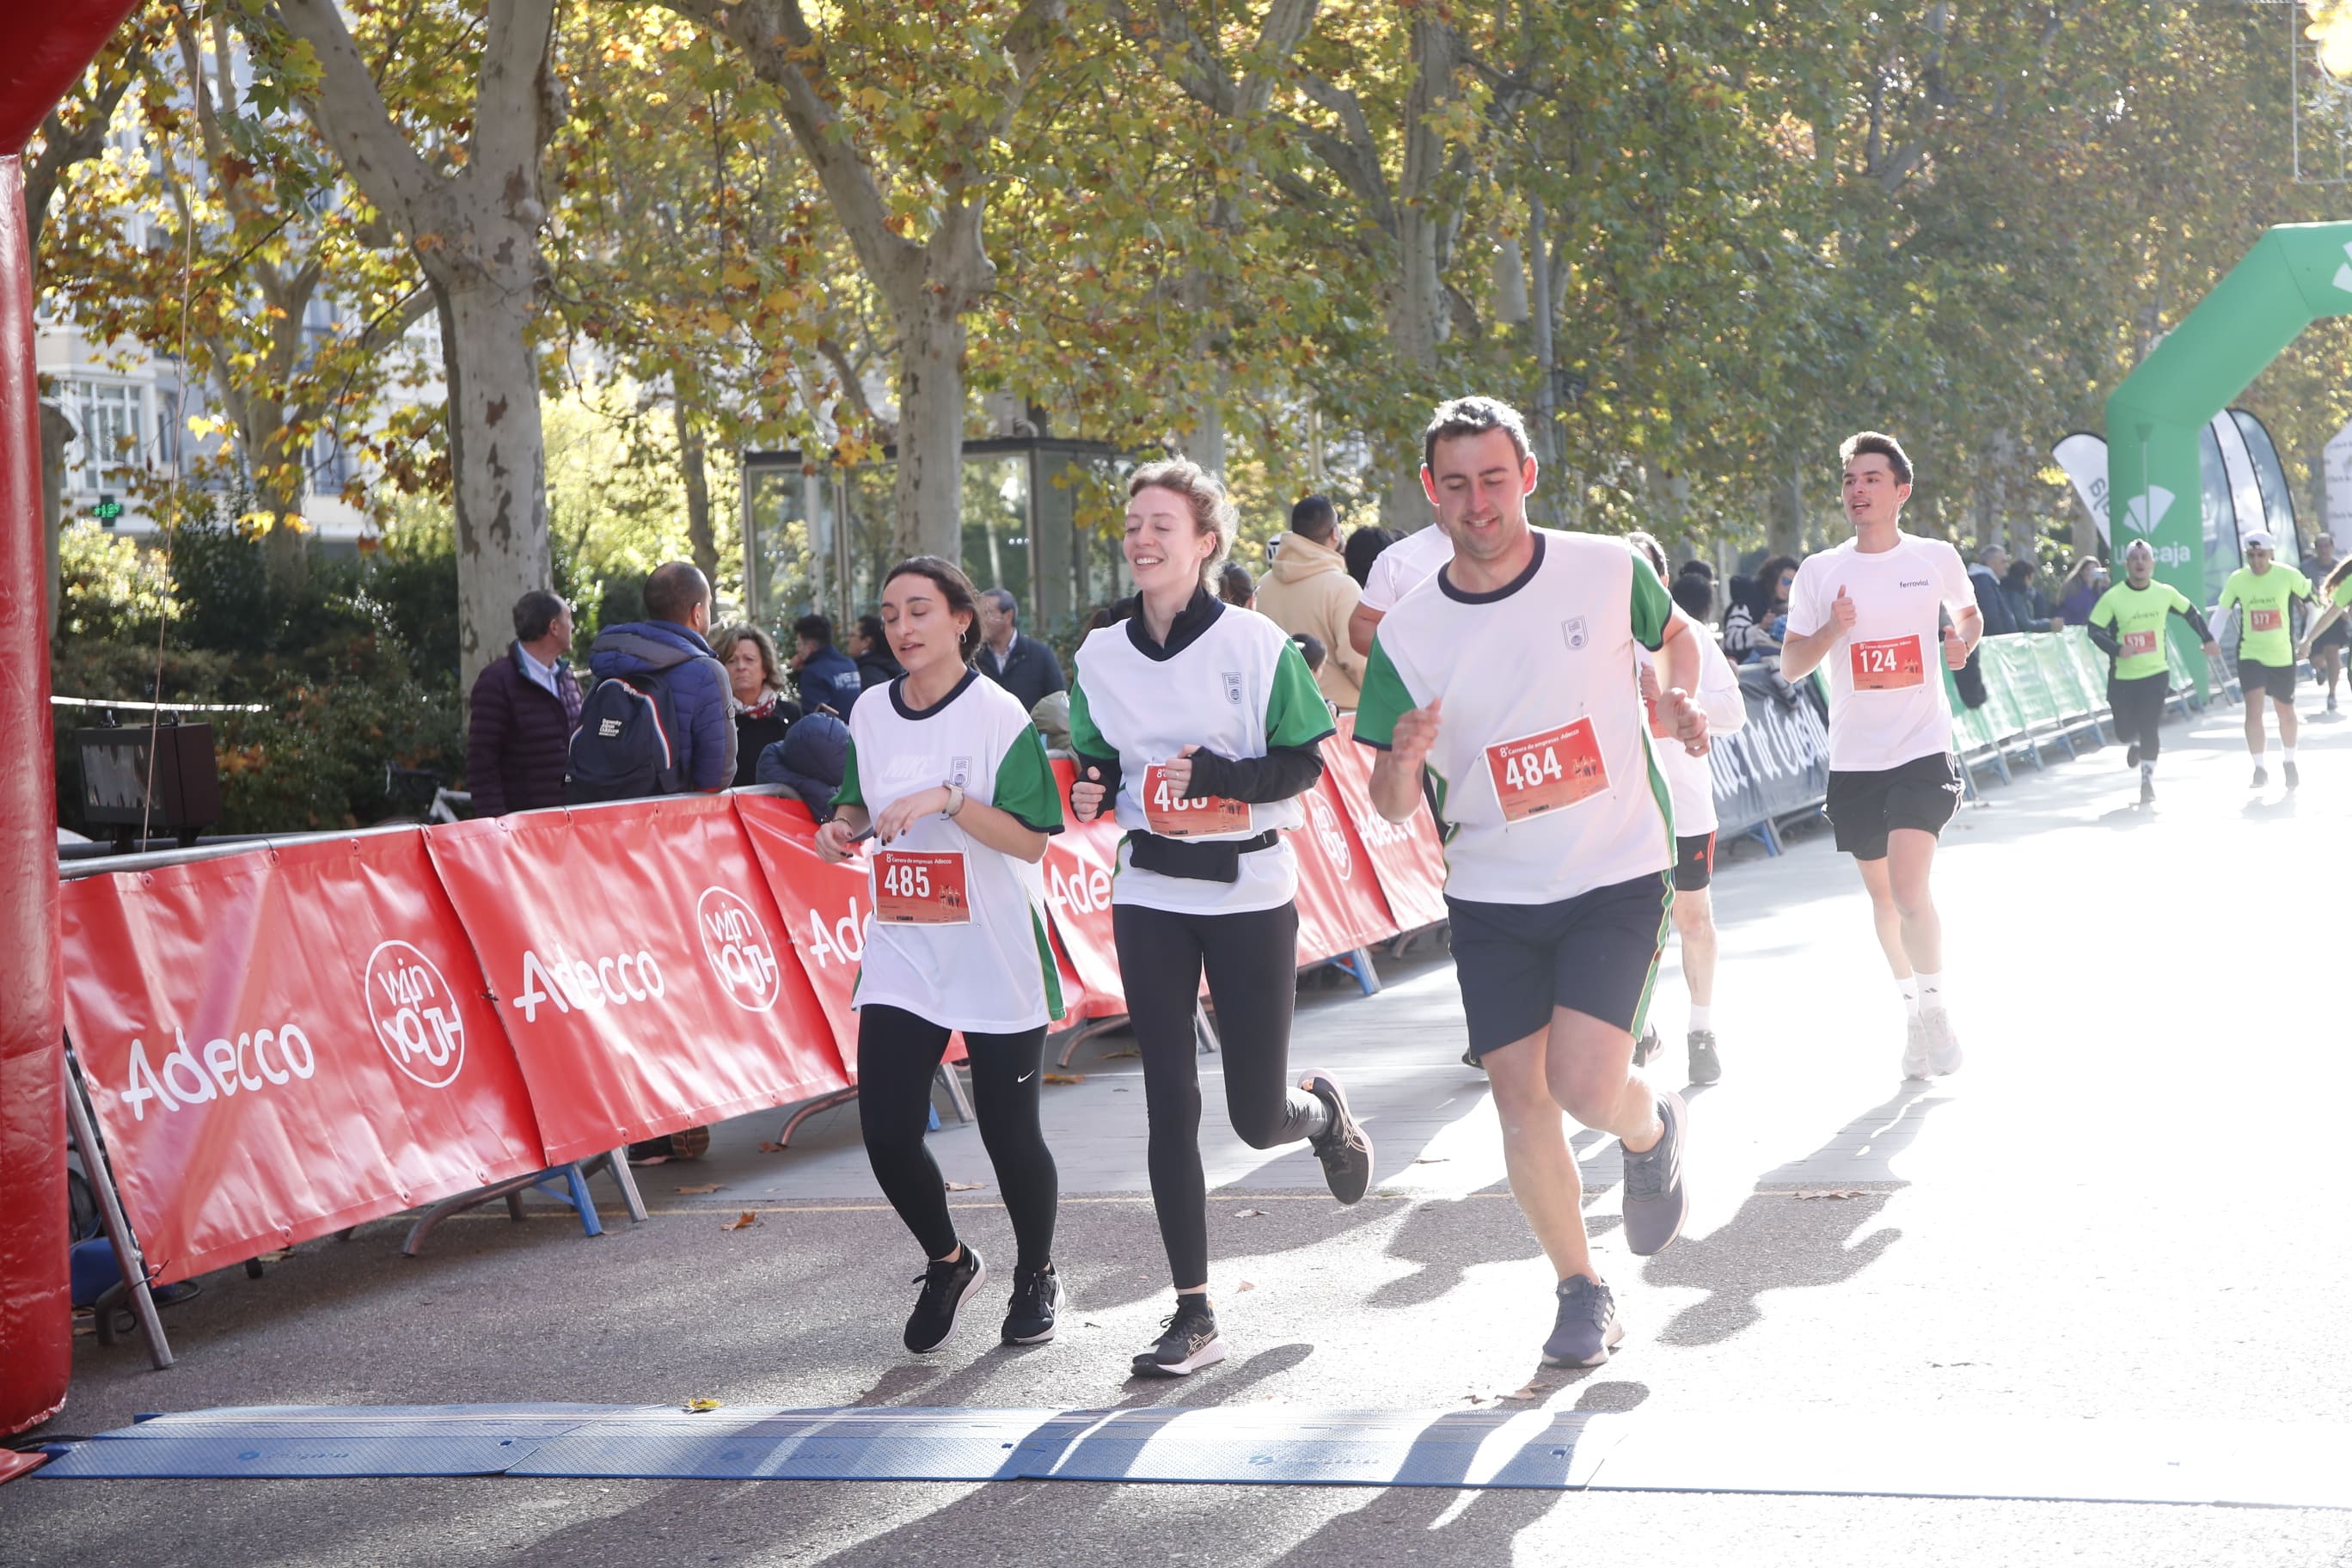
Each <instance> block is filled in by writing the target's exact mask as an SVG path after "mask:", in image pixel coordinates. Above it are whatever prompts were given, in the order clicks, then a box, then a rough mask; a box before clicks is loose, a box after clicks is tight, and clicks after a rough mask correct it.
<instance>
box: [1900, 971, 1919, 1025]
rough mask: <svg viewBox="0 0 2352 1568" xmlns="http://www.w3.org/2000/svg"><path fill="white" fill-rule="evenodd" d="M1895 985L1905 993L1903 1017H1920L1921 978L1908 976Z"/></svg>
mask: <svg viewBox="0 0 2352 1568" xmlns="http://www.w3.org/2000/svg"><path fill="white" fill-rule="evenodd" d="M1895 987H1896V989H1898V990H1900V991H1901V992H1902V993H1903V1016H1905V1017H1906V1018H1916V1017H1917V1016H1919V977H1918V976H1917V975H1916V974H1906V975H1905V976H1904V977H1903V978H1902V979H1900V980H1898V981H1896V982H1895Z"/></svg>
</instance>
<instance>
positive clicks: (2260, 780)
mask: <svg viewBox="0 0 2352 1568" xmlns="http://www.w3.org/2000/svg"><path fill="white" fill-rule="evenodd" d="M2270 782H2271V771H2270V769H2268V768H2266V767H2264V766H2263V764H2262V763H2255V764H2254V782H2253V783H2252V784H2248V785H2247V786H2246V787H2247V788H2248V789H2261V788H2262V787H2263V785H2265V784H2269V783H2270Z"/></svg>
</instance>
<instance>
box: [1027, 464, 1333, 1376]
mask: <svg viewBox="0 0 2352 1568" xmlns="http://www.w3.org/2000/svg"><path fill="white" fill-rule="evenodd" d="M1127 493H1128V505H1127V537H1126V544H1125V549H1126V552H1127V564H1128V569H1129V572H1130V573H1132V574H1133V575H1134V578H1135V586H1136V590H1137V597H1136V600H1135V604H1134V609H1135V614H1134V615H1132V616H1129V618H1127V619H1126V620H1123V621H1120V622H1118V623H1117V624H1116V625H1112V626H1104V627H1101V628H1100V629H1098V630H1097V631H1095V632H1094V633H1092V634H1090V635H1089V636H1088V637H1087V640H1086V642H1085V643H1084V644H1083V645H1082V646H1080V647H1079V649H1078V658H1077V665H1078V675H1077V680H1076V683H1075V684H1073V685H1072V686H1071V688H1070V742H1071V744H1072V746H1073V747H1074V748H1075V749H1076V752H1077V753H1078V763H1079V773H1078V782H1077V783H1076V784H1075V785H1073V786H1072V788H1071V790H1070V812H1071V815H1072V816H1076V818H1077V819H1078V820H1079V821H1080V822H1091V821H1093V820H1094V819H1095V817H1096V816H1098V815H1100V814H1101V812H1102V810H1103V808H1104V806H1105V805H1112V804H1113V803H1116V804H1115V811H1116V814H1117V816H1118V824H1119V826H1122V827H1124V828H1126V829H1127V834H1126V836H1125V837H1123V838H1121V839H1120V840H1119V854H1118V877H1117V879H1115V880H1113V882H1112V883H1111V921H1112V927H1111V929H1112V935H1113V937H1114V940H1115V941H1116V942H1117V943H1118V971H1119V979H1120V982H1121V984H1124V985H1125V986H1126V988H1127V1010H1128V1016H1129V1019H1130V1020H1131V1021H1132V1023H1133V1026H1134V1029H1135V1043H1136V1046H1137V1047H1138V1048H1139V1050H1140V1051H1141V1052H1142V1054H1143V1094H1144V1107H1145V1113H1146V1115H1147V1116H1148V1117H1149V1119H1150V1126H1151V1137H1150V1154H1149V1162H1150V1170H1151V1202H1152V1206H1153V1207H1154V1208H1155V1209H1156V1210H1157V1211H1158V1213H1159V1216H1160V1240H1161V1241H1162V1242H1163V1243H1164V1244H1165V1245H1166V1247H1167V1249H1168V1266H1169V1268H1170V1269H1171V1271H1172V1272H1173V1273H1174V1275H1175V1277H1176V1311H1175V1313H1174V1315H1173V1316H1171V1318H1170V1319H1169V1320H1168V1322H1167V1325H1166V1330H1167V1331H1166V1332H1165V1333H1164V1334H1163V1335H1162V1336H1161V1338H1160V1342H1159V1343H1158V1344H1156V1345H1154V1346H1153V1347H1152V1348H1151V1349H1150V1350H1148V1351H1145V1352H1143V1353H1142V1354H1140V1355H1139V1356H1137V1357H1136V1358H1135V1363H1134V1364H1135V1371H1136V1373H1137V1375H1139V1376H1146V1377H1181V1376H1184V1375H1185V1374H1187V1373H1192V1372H1193V1371H1195V1370H1197V1369H1198V1368H1201V1367H1203V1366H1207V1365H1209V1364H1210V1363H1213V1362H1219V1361H1223V1359H1224V1355H1225V1346H1224V1342H1223V1340H1221V1339H1219V1338H1218V1337H1217V1320H1216V1316H1215V1314H1214V1313H1213V1311H1212V1310H1210V1305H1209V1217H1208V1190H1207V1181H1206V1178H1205V1177H1204V1176H1203V1174H1202V1169H1201V1144H1200V1128H1201V1079H1200V1068H1199V1066H1198V1064H1197V1061H1196V1059H1195V1056H1194V1050H1193V1037H1192V1015H1193V1010H1194V1007H1195V1006H1196V1005H1197V998H1198V997H1199V995H1200V990H1201V980H1202V973H1203V972H1204V971H1205V973H1206V974H1207V977H1208V982H1209V996H1210V1000H1211V1001H1212V1002H1213V1004H1214V1005H1215V1006H1216V1010H1217V1034H1218V1037H1219V1041H1220V1044H1221V1046H1222V1060H1223V1066H1224V1069H1225V1072H1224V1077H1225V1108H1226V1110H1228V1111H1229V1112H1230V1113H1231V1114H1232V1117H1233V1122H1234V1131H1236V1132H1238V1133H1240V1134H1241V1135H1242V1138H1243V1139H1244V1142H1247V1143H1248V1144H1249V1145H1250V1146H1251V1147H1252V1148H1254V1149H1273V1148H1278V1147H1279V1146H1281V1145H1282V1144H1285V1143H1295V1142H1297V1141H1298V1140H1300V1139H1302V1138H1304V1139H1308V1140H1310V1141H1312V1142H1313V1144H1314V1147H1315V1152H1316V1154H1317V1155H1318V1157H1319V1158H1320V1159H1321V1160H1322V1162H1323V1174H1324V1177H1325V1179H1326V1180H1327V1181H1328V1182H1329V1184H1330V1186H1331V1195H1332V1196H1334V1197H1336V1198H1338V1199H1339V1201H1340V1202H1341V1203H1343V1204H1352V1203H1354V1202H1356V1201H1357V1200H1358V1199H1360V1198H1361V1197H1362V1196H1363V1195H1364V1189H1365V1187H1366V1186H1368V1185H1369V1184H1370V1181H1371V1174H1372V1146H1371V1144H1370V1142H1369V1141H1368V1140H1366V1138H1365V1137H1364V1135H1363V1133H1362V1132H1361V1131H1359V1130H1358V1128H1357V1126H1356V1122H1355V1119H1354V1118H1353V1117H1351V1116H1349V1113H1348V1100H1347V1096H1346V1095H1345V1094H1344V1093H1342V1092H1341V1090H1340V1088H1339V1083H1338V1081H1337V1080H1336V1079H1333V1078H1332V1077H1331V1076H1330V1075H1329V1074H1328V1073H1324V1072H1312V1073H1309V1074H1307V1079H1306V1081H1305V1082H1304V1083H1302V1084H1301V1085H1300V1086H1299V1087H1298V1088H1297V1089H1293V1088H1291V1087H1290V1086H1289V1083H1288V1081H1287V1079H1288V1077H1289V1062H1290V1016H1291V1011H1292V1008H1293V1006H1294V1005H1295V1004H1296V1002H1297V988H1298V906H1297V903H1296V901H1295V900H1296V898H1297V891H1298V863H1297V860H1296V859H1294V858H1292V855H1291V850H1290V846H1289V845H1288V844H1286V843H1285V842H1283V839H1282V837H1281V832H1280V830H1281V829H1283V828H1286V827H1299V826H1305V823H1306V819H1307V818H1306V813H1305V812H1304V811H1302V810H1301V809H1300V808H1299V805H1298V799H1297V797H1298V796H1299V795H1302V794H1303V793H1305V792H1306V791H1307V790H1310V789H1312V788H1314V787H1315V782H1316V780H1317V779H1318V778H1319V777H1320V776H1321V775H1322V772H1323V752H1322V742H1323V739H1324V737H1325V736H1327V735H1329V734H1330V733H1332V727H1331V712H1330V710H1329V709H1328V708H1326V707H1325V706H1324V705H1323V694H1322V692H1321V691H1320V690H1318V689H1317V687H1316V685H1315V677H1314V676H1312V675H1310V674H1309V673H1307V661H1306V660H1305V659H1304V658H1301V657H1299V652H1298V645H1297V644H1296V643H1294V642H1292V641H1291V640H1290V638H1289V637H1287V636H1286V635H1285V634H1284V632H1283V630H1282V628H1281V627H1279V626H1276V625H1275V624H1274V623H1273V622H1272V621H1270V620H1268V619H1266V618H1265V616H1261V615H1258V614H1257V613H1255V611H1251V610H1238V609H1235V608H1234V607H1233V606H1231V605H1226V604H1224V603H1223V602H1221V601H1220V600H1219V599H1217V598H1216V597H1215V595H1212V594H1211V593H1210V592H1209V591H1208V589H1207V588H1206V587H1205V586H1204V584H1206V583H1207V582H1209V581H1210V579H1211V578H1212V577H1213V574H1215V572H1216V570H1217V568H1218V567H1219V566H1220V565H1221V564H1222V563H1223V561H1224V559H1225V554H1226V552H1227V551H1229V550H1230V549H1231V548H1232V547H1233V539H1234V524H1235V517H1234V507H1233V503H1232V502H1231V501H1229V500H1226V499H1225V492H1224V489H1223V487H1222V486H1221V485H1219V484H1218V483H1217V481H1216V480H1215V479H1212V478H1210V477H1209V475H1208V474H1206V473H1205V472H1203V471H1202V469H1201V468H1200V467H1199V466H1198V465H1196V464H1193V463H1191V462H1188V461H1185V460H1183V459H1181V458H1179V459H1177V460H1175V461H1172V462H1163V463H1147V464H1145V465H1144V466H1143V467H1142V468H1138V469H1136V470H1135V472H1134V473H1133V474H1132V475H1131V476H1129V479H1128V487H1127Z"/></svg>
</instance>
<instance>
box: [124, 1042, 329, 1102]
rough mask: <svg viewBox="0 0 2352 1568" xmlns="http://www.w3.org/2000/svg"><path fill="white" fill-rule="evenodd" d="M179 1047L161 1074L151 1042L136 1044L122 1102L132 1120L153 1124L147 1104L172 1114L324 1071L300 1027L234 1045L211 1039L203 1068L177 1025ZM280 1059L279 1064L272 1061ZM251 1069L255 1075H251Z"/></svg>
mask: <svg viewBox="0 0 2352 1568" xmlns="http://www.w3.org/2000/svg"><path fill="white" fill-rule="evenodd" d="M172 1036H173V1039H174V1040H175V1041H176V1042H177V1044H176V1045H175V1046H174V1047H173V1048H172V1050H171V1051H170V1052H168V1053H167V1054H166V1055H165V1056H164V1058H163V1070H162V1071H161V1072H158V1071H157V1070H156V1069H155V1068H152V1067H151V1066H149V1065H148V1061H147V1043H146V1042H145V1041H144V1040H137V1039H134V1040H132V1041H131V1067H130V1070H129V1071H128V1072H127V1073H126V1074H125V1075H124V1080H125V1081H124V1083H123V1089H122V1103H123V1104H125V1105H127V1106H129V1107H130V1108H131V1120H132V1121H146V1120H147V1102H148V1101H149V1100H162V1101H163V1109H164V1110H179V1109H180V1108H181V1107H182V1106H184V1105H202V1104H204V1103H205V1101H206V1100H226V1099H227V1098H228V1097H229V1096H231V1095H234V1094H237V1093H239V1092H241V1091H243V1090H246V1089H262V1088H266V1087H271V1086H282V1085H285V1084H289V1083H291V1082H293V1081H294V1080H295V1079H307V1078H309V1077H310V1075H311V1074H312V1073H314V1072H316V1071H318V1070H319V1058H318V1053H317V1052H315V1051H313V1050H312V1049H311V1048H310V1037H309V1036H308V1035H305V1034H304V1033H303V1032H302V1030H301V1027H300V1026H299V1025H296V1024H290V1023H289V1024H280V1025H279V1026H278V1027H277V1028H275V1029H256V1030H254V1031H253V1032H252V1033H251V1034H244V1035H239V1036H237V1037H236V1039H234V1040H231V1039H230V1038H229V1037H227V1036H226V1035H224V1036H222V1037H219V1038H218V1039H214V1040H206V1041H205V1046H204V1061H203V1062H202V1063H201V1064H199V1063H198V1062H197V1060H196V1053H195V1052H194V1051H192V1050H190V1049H189V1048H188V1037H187V1036H185V1035H184V1034H182V1033H181V1032H180V1028H179V1026H177V1025H176V1024H175V1025H173V1027H172ZM273 1054H274V1055H275V1056H276V1057H277V1058H278V1061H277V1065H274V1066H273V1065H272V1064H271V1062H270V1059H269V1058H270V1057H271V1056H272V1055H273ZM247 1068H252V1069H253V1070H252V1071H250V1072H248V1071H247V1070H246V1069H247Z"/></svg>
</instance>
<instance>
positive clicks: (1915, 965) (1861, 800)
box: [1780, 430, 1984, 1079]
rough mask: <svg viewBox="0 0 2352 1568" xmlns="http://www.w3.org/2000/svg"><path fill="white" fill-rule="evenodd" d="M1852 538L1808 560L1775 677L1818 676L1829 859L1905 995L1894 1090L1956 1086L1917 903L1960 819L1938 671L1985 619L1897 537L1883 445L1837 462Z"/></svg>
mask: <svg viewBox="0 0 2352 1568" xmlns="http://www.w3.org/2000/svg"><path fill="white" fill-rule="evenodd" d="M1838 457H1839V459H1840V461H1841V462H1842V463H1843V466H1844V477H1843V481H1842V487H1843V500H1844V502H1845V515H1846V520H1847V521H1849V522H1851V523H1852V524H1853V538H1852V539H1849V540H1847V541H1846V542H1844V543H1843V544H1841V545H1839V546H1838V547H1837V548H1836V549H1835V550H1828V551H1823V552H1821V553H1820V554H1818V555H1814V556H1811V557H1810V558H1808V559H1807V560H1806V562H1805V563H1804V564H1803V565H1802V566H1800V567H1799V568H1798V569H1797V581H1796V584H1795V586H1794V587H1793V588H1791V589H1790V595H1789V635H1788V637H1786V638H1784V639H1783V640H1782V642H1781V646H1780V674H1781V675H1782V677H1783V678H1785V679H1789V680H1801V679H1804V678H1805V677H1806V676H1807V675H1809V674H1811V672H1812V671H1813V670H1814V669H1815V668H1818V667H1821V666H1823V665H1826V666H1827V667H1828V669H1829V678H1830V782H1829V795H1828V800H1827V802H1826V803H1825V804H1826V809H1827V811H1828V813H1829V818H1830V826H1832V828H1833V829H1834V830H1835V831H1836V834H1837V847H1839V848H1840V849H1841V850H1843V851H1844V852H1845V853H1846V854H1849V855H1851V856H1853V858H1854V862H1855V864H1856V865H1857V866H1859V867H1860V868H1861V869H1862V880H1863V885H1864V887H1866V888H1867V889H1870V904H1871V915H1872V918H1873V919H1874V921H1876V923H1877V927H1878V943H1879V946H1880V947H1882V948H1884V949H1885V952H1886V962H1887V963H1888V965H1889V966H1890V967H1891V968H1892V969H1893V970H1894V971H1895V984H1896V985H1897V986H1899V987H1900V988H1901V989H1902V992H1903V1001H1904V1010H1905V1012H1906V1014H1907V1015H1908V1033H1907V1037H1906V1043H1905V1046H1904V1050H1903V1070H1904V1073H1905V1075H1906V1077H1910V1078H1919V1079H1924V1078H1930V1077H1934V1076H1937V1075H1939V1074H1943V1073H1948V1072H1955V1071H1957V1070H1958V1068H1959V1065H1960V1041H1959V1036H1958V1033H1957V1032H1956V1031H1955V1030H1954V1029H1953V1027H1952V1020H1951V1015H1950V1013H1949V1012H1948V1010H1947V1009H1946V1006H1945V998H1944V930H1943V924H1942V921H1940V920H1939V919H1938V918H1937V913H1936V902H1935V899H1934V897H1933V895H1932V894H1931V893H1930V892H1929V890H1928V886H1927V883H1928V875H1929V873H1930V872H1931V871H1932V870H1933V869H1934V868H1935V864H1936V836H1937V834H1939V833H1941V832H1942V831H1943V829H1944V824H1946V823H1947V822H1949V821H1950V820H1951V819H1952V813H1953V812H1954V811H1955V810H1957V809H1958V805H1959V801H1960V792H1961V789H1962V784H1961V781H1960V769H1959V763H1958V760H1957V759H1956V758H1954V756H1953V755H1952V710H1951V703H1950V701H1949V700H1948V698H1947V696H1946V695H1945V689H1944V687H1945V681H1944V671H1943V669H1941V668H1937V662H1938V660H1937V652H1940V653H1941V656H1942V657H1941V660H1940V662H1941V663H1942V665H1943V666H1944V667H1946V668H1951V669H1958V668H1961V667H1963V666H1964V665H1966V664H1967V663H1968V661H1969V649H1970V648H1972V647H1975V646H1976V642H1977V639H1978V637H1980V636H1982V635H1983V631H1984V621H1983V617H1982V616H1980V615H1979V612H1978V610H1977V605H1976V594H1975V592H1974V590H1973V589H1971V588H1970V586H1969V574H1968V568H1967V567H1966V566H1964V565H1963V564H1961V562H1960V552H1958V551H1957V550H1955V549H1953V548H1952V547H1951V546H1950V545H1948V544H1947V543H1945V542H1943V541H1941V540H1937V539H1922V538H1920V537H1919V536H1917V535H1916V534H1910V533H1906V532H1904V531H1903V503H1904V502H1905V501H1906V500H1909V499H1910V498H1911V459H1910V458H1907V457H1906V456H1904V453H1903V447H1902V446H1901V444H1900V443H1898V442H1897V441H1896V440H1895V437H1892V436H1883V435H1880V434H1879V433H1878V432H1876V431H1874V430H1866V431H1864V432H1863V433H1862V434H1861V435H1858V436H1853V437H1848V438H1847V440H1846V443H1845V445H1844V446H1843V447H1840V448H1839V450H1838Z"/></svg>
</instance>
